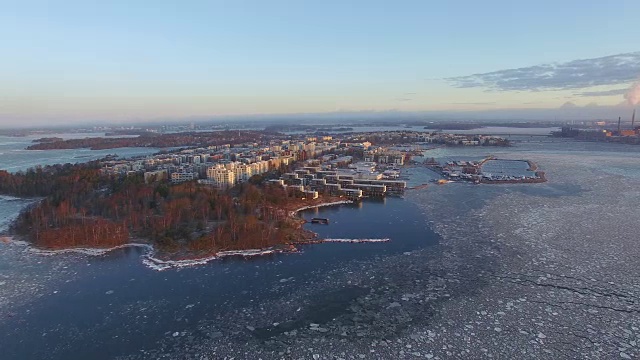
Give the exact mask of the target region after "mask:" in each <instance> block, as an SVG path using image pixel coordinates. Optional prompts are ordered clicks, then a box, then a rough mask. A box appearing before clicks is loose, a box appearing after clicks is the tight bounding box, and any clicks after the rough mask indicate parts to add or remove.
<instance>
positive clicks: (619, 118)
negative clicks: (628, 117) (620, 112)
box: [618, 116, 622, 135]
mask: <svg viewBox="0 0 640 360" xmlns="http://www.w3.org/2000/svg"><path fill="white" fill-rule="evenodd" d="M620 121H622V117H621V116H618V135H620Z"/></svg>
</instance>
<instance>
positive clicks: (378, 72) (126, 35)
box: [0, 0, 640, 125]
mask: <svg viewBox="0 0 640 360" xmlns="http://www.w3.org/2000/svg"><path fill="white" fill-rule="evenodd" d="M1 5H2V11H1V12H0V44H2V45H1V48H2V52H1V56H0V123H1V124H4V125H7V124H10V123H12V122H16V121H30V122H34V123H36V122H38V121H44V120H45V119H46V120H47V121H80V120H100V119H105V120H110V119H114V120H123V119H125V120H126V119H145V118H156V117H168V118H171V117H174V118H180V117H187V116H206V115H221V114H255V113H297V112H328V111H359V110H377V111H381V110H388V109H397V110H406V111H422V110H425V111H429V110H473V109H487V108H518V107H558V106H560V105H562V104H563V103H565V102H567V101H571V102H572V103H576V104H577V105H585V104H588V103H591V102H597V103H598V104H601V105H602V104H604V105H614V104H617V103H620V102H622V101H623V100H624V98H623V95H622V90H621V89H623V88H628V87H629V86H630V85H631V83H632V82H633V80H634V79H637V78H638V77H640V70H639V69H640V67H639V65H638V64H639V63H640V54H638V51H639V50H640V38H639V37H638V36H639V34H640V28H639V24H640V1H607V2H602V1H588V2H585V1H557V0H556V1H529V2H526V3H525V2H521V1H433V2H432V1H419V0H416V1H393V2H392V1H372V0H369V1H275V0H274V1H184V2H177V1H142V0H139V1H95V2H94V1H56V2H53V1H28V0H25V1H20V2H17V1H10V2H8V3H5V4H1ZM619 54H626V55H623V56H619V57H614V58H611V59H609V60H606V58H605V60H606V61H605V60H598V59H600V58H603V57H605V56H611V55H619ZM578 59H585V61H586V63H585V62H581V63H572V61H574V60H578ZM548 64H556V65H558V64H559V65H560V66H564V67H563V69H564V70H563V71H562V72H560V71H558V74H552V75H548V74H547V75H545V74H546V73H545V72H544V71H537V72H536V68H535V67H534V66H537V65H548ZM565 65H566V66H565ZM553 66H555V65H553ZM576 66H577V68H576ZM532 67H534V68H532ZM514 68H523V69H524V71H523V72H522V73H518V74H516V75H515V76H520V77H522V78H523V79H514V78H513V77H514V75H513V74H512V73H508V72H504V70H507V69H514ZM572 69H575V71H577V72H582V73H583V75H581V76H582V79H584V78H585V77H589V78H591V76H594V78H597V79H598V81H596V82H593V83H584V81H582V82H581V81H577V82H576V79H575V78H573V77H572V76H570V75H571V74H570V73H568V71H569V70H570V71H574V70H572ZM634 71H638V72H637V73H633V72H634ZM488 72H496V73H495V74H494V75H482V76H481V77H480V78H468V76H469V75H473V74H484V73H488ZM545 76H546V77H548V76H552V77H553V76H555V77H554V79H555V80H554V81H555V82H553V84H552V85H549V83H545V84H543V85H542V86H540V84H538V83H536V81H538V80H540V79H541V78H544V77H545ZM465 77H467V78H465ZM515 80H517V81H520V82H518V83H517V85H515V86H511V83H509V84H510V85H509V86H505V85H504V82H505V81H507V82H511V81H515ZM556 80H557V81H556ZM527 81H529V82H527ZM529 87H530V88H529ZM605 91H609V92H610V95H606V94H604V93H603V92H605ZM580 93H590V94H596V93H597V94H596V96H587V95H585V94H582V95H580ZM576 94H578V95H576ZM605 95H606V96H605Z"/></svg>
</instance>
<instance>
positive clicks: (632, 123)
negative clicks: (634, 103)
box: [631, 109, 636, 129]
mask: <svg viewBox="0 0 640 360" xmlns="http://www.w3.org/2000/svg"><path fill="white" fill-rule="evenodd" d="M635 122H636V109H633V115H631V129H635V128H634V127H633V125H634V123H635Z"/></svg>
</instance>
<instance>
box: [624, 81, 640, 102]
mask: <svg viewBox="0 0 640 360" xmlns="http://www.w3.org/2000/svg"><path fill="white" fill-rule="evenodd" d="M624 98H625V99H627V102H628V103H629V105H632V106H635V105H638V104H639V103H640V81H638V82H636V83H635V84H633V85H632V86H631V88H630V89H629V91H627V93H626V94H625V95H624Z"/></svg>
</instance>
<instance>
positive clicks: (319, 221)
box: [311, 218, 329, 225]
mask: <svg viewBox="0 0 640 360" xmlns="http://www.w3.org/2000/svg"><path fill="white" fill-rule="evenodd" d="M311 223H312V224H325V225H329V219H327V218H313V219H311Z"/></svg>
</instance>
